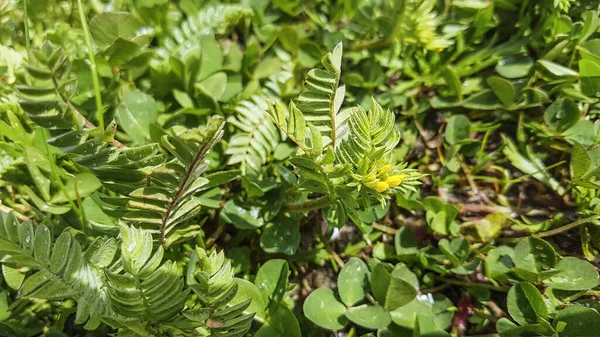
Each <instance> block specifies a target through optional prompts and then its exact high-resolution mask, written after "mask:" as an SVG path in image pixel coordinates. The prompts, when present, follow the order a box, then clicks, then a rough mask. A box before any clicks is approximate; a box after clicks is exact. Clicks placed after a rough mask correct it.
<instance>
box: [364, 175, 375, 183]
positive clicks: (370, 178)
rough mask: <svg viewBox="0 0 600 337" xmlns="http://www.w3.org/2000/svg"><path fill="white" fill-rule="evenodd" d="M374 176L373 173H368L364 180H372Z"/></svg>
mask: <svg viewBox="0 0 600 337" xmlns="http://www.w3.org/2000/svg"><path fill="white" fill-rule="evenodd" d="M375 178H377V177H376V176H375V175H374V174H369V175H368V176H367V177H366V178H365V181H366V182H369V181H373V180H375Z"/></svg>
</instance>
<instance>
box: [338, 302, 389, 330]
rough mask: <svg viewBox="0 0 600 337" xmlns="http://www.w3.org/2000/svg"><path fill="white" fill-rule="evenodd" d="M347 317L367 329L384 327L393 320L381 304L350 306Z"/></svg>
mask: <svg viewBox="0 0 600 337" xmlns="http://www.w3.org/2000/svg"><path fill="white" fill-rule="evenodd" d="M346 317H348V319H349V320H350V321H351V322H352V323H354V324H358V325H360V326H362V327H365V328H367V329H383V328H385V327H386V326H388V324H390V323H391V322H392V318H391V317H390V313H389V312H388V311H387V310H385V309H384V308H383V307H382V306H380V305H366V304H363V305H360V306H358V307H352V308H348V310H347V311H346Z"/></svg>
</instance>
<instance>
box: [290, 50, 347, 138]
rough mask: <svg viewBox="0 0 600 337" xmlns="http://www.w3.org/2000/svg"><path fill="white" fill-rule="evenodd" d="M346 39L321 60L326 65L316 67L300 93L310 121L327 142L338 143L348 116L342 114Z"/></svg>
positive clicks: (304, 112) (301, 104)
mask: <svg viewBox="0 0 600 337" xmlns="http://www.w3.org/2000/svg"><path fill="white" fill-rule="evenodd" d="M342 48H343V47H342V43H341V42H340V43H339V44H338V45H337V46H336V47H335V48H334V49H333V51H332V52H330V53H327V55H325V56H324V57H323V59H322V60H321V63H322V64H323V67H324V68H325V69H324V70H323V69H312V70H310V71H309V72H308V75H307V78H306V81H305V82H304V86H305V91H304V92H303V93H302V94H300V97H298V109H299V110H300V111H302V114H303V115H304V118H305V120H306V121H307V122H309V123H310V124H312V125H314V126H315V127H316V129H317V130H319V132H320V133H321V135H322V137H323V139H324V145H325V146H327V145H328V144H332V145H333V147H334V148H335V146H336V145H337V139H338V138H339V137H338V136H339V135H340V133H343V130H344V128H343V126H344V121H345V118H344V116H343V115H339V112H340V108H341V107H342V103H343V102H344V96H345V94H346V88H345V86H339V84H340V77H341V73H342V69H341V68H342Z"/></svg>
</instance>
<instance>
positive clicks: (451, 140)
mask: <svg viewBox="0 0 600 337" xmlns="http://www.w3.org/2000/svg"><path fill="white" fill-rule="evenodd" d="M470 132H471V123H469V119H468V118H467V117H465V116H463V115H454V116H452V117H450V119H449V120H448V125H447V126H446V137H445V138H446V141H447V142H448V144H451V145H454V144H457V143H459V142H460V141H462V140H465V139H467V138H469V133H470Z"/></svg>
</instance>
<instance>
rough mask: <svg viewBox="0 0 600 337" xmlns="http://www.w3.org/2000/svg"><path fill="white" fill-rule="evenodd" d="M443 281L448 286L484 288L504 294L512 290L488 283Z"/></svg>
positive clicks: (445, 279)
mask: <svg viewBox="0 0 600 337" xmlns="http://www.w3.org/2000/svg"><path fill="white" fill-rule="evenodd" d="M442 281H443V282H444V283H446V284H452V285H457V286H462V287H482V288H487V289H490V290H494V291H499V292H503V293H507V292H508V290H509V289H510V288H509V287H506V286H495V285H493V284H488V283H480V282H468V281H460V280H455V279H448V278H442Z"/></svg>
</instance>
